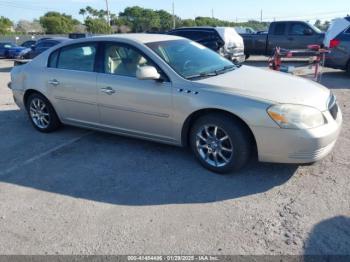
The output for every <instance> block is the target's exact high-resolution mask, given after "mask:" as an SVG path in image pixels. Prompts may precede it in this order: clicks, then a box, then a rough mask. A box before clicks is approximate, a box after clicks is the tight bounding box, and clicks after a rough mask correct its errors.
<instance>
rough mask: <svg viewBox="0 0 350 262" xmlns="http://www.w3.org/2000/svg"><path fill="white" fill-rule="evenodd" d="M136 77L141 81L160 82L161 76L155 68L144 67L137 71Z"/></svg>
mask: <svg viewBox="0 0 350 262" xmlns="http://www.w3.org/2000/svg"><path fill="white" fill-rule="evenodd" d="M136 77H137V78H138V79H140V80H159V79H160V74H159V73H158V71H157V69H156V68H155V67H153V66H142V67H139V68H138V69H137V71H136Z"/></svg>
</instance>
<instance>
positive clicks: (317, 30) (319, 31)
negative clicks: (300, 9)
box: [309, 24, 322, 34]
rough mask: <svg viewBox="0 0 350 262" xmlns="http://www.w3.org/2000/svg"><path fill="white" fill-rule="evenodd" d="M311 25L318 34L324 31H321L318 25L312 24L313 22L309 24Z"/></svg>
mask: <svg viewBox="0 0 350 262" xmlns="http://www.w3.org/2000/svg"><path fill="white" fill-rule="evenodd" d="M309 26H310V27H311V28H312V29H313V30H314V31H315V32H316V33H318V34H321V33H322V31H321V30H320V29H319V28H318V27H316V26H314V25H312V24H309Z"/></svg>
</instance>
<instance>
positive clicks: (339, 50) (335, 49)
mask: <svg viewBox="0 0 350 262" xmlns="http://www.w3.org/2000/svg"><path fill="white" fill-rule="evenodd" d="M324 44H325V46H327V47H328V48H330V50H331V53H330V54H327V57H326V66H328V67H332V68H336V69H342V70H346V71H347V73H348V74H349V75H350V16H348V17H345V18H338V19H335V20H333V21H332V23H331V25H330V27H329V29H328V31H327V33H326V37H325V41H324Z"/></svg>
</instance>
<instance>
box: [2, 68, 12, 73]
mask: <svg viewBox="0 0 350 262" xmlns="http://www.w3.org/2000/svg"><path fill="white" fill-rule="evenodd" d="M11 70H12V67H0V73H9V72H11Z"/></svg>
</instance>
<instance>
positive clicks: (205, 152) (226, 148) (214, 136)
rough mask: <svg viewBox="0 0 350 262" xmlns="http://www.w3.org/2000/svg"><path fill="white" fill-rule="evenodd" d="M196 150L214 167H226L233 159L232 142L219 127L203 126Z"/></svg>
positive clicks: (198, 135)
mask: <svg viewBox="0 0 350 262" xmlns="http://www.w3.org/2000/svg"><path fill="white" fill-rule="evenodd" d="M196 148H197V152H198V154H199V155H200V157H201V158H202V159H203V160H204V161H205V162H206V163H207V164H208V165H210V166H212V167H224V166H226V165H227V164H228V163H230V161H231V159H232V157H233V146H232V141H231V139H230V137H229V136H228V134H227V133H226V131H225V130H224V129H222V128H220V127H218V126H217V125H207V126H203V127H202V128H201V129H200V130H199V132H198V133H197V138H196Z"/></svg>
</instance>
